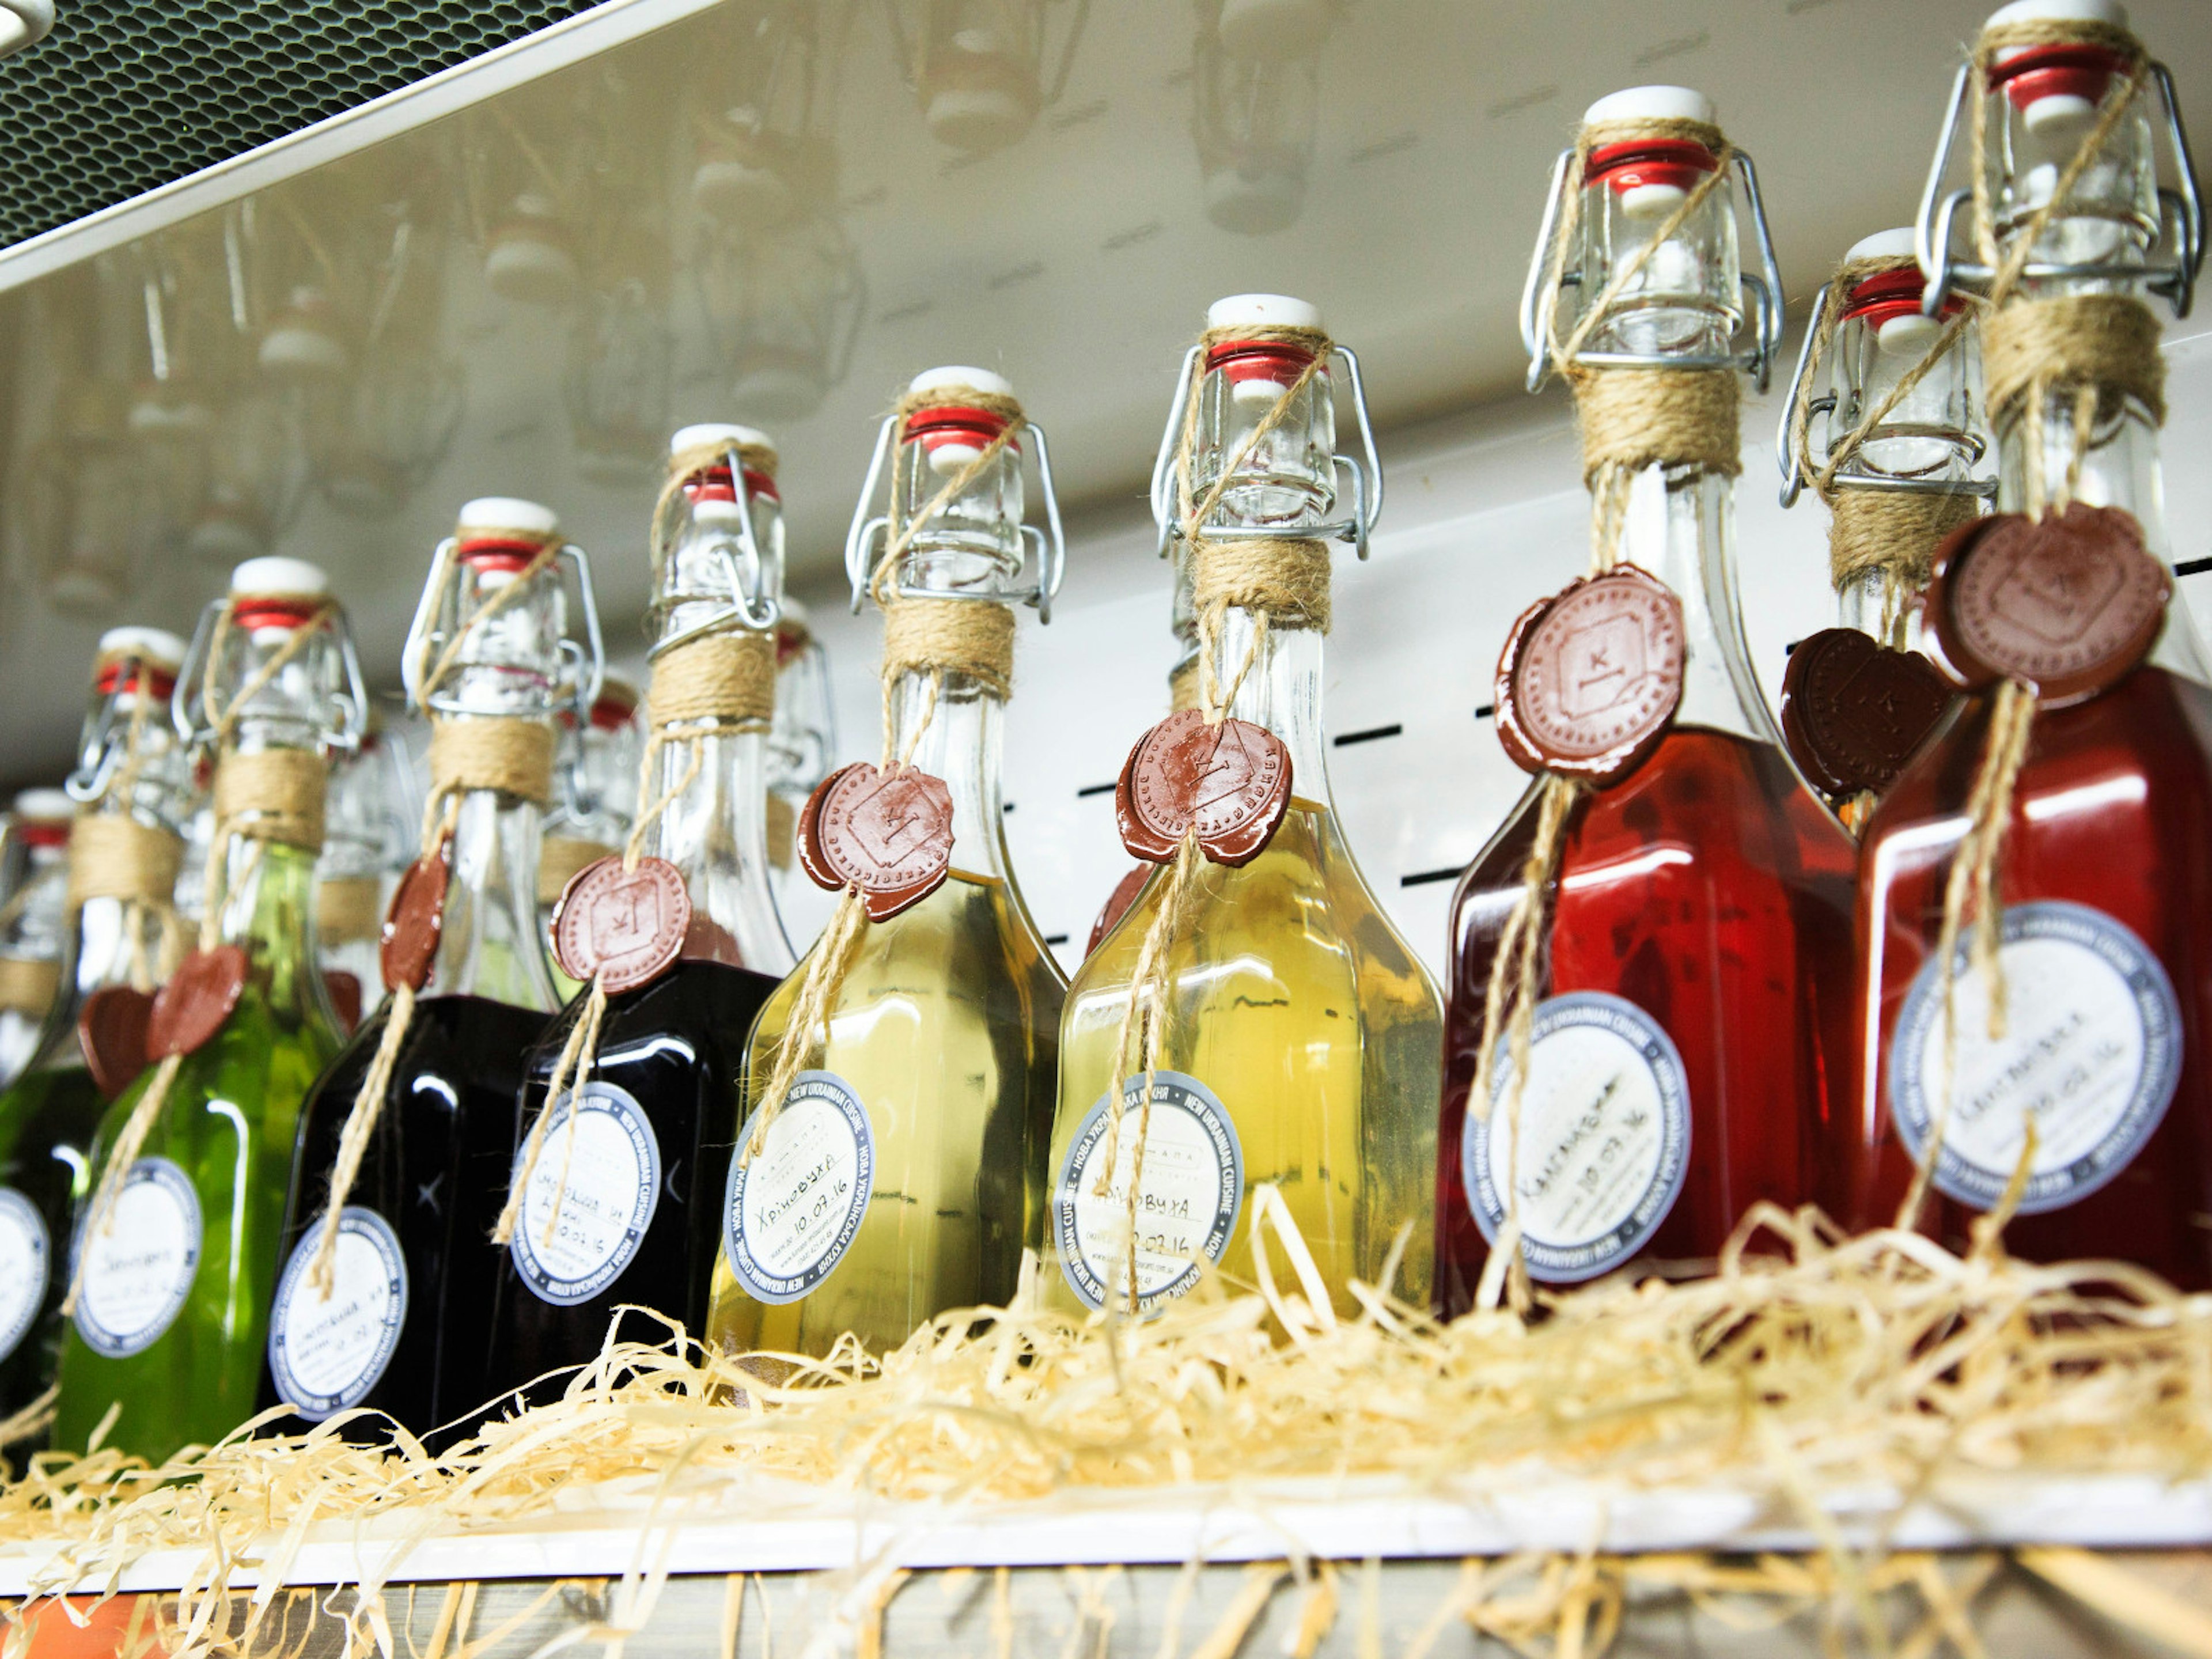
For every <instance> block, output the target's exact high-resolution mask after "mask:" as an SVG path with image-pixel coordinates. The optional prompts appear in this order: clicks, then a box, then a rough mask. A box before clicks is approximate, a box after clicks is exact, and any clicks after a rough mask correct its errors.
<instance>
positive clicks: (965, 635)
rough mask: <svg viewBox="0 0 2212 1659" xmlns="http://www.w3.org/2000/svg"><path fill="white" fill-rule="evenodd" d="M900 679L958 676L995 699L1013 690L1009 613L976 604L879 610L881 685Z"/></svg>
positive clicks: (899, 597)
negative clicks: (881, 615) (881, 614)
mask: <svg viewBox="0 0 2212 1659" xmlns="http://www.w3.org/2000/svg"><path fill="white" fill-rule="evenodd" d="M902 674H959V675H963V676H965V677H966V678H969V679H971V680H974V681H975V682H976V683H977V684H981V686H982V687H983V688H984V689H985V690H987V691H989V692H990V694H991V695H992V696H994V697H999V698H1001V699H1003V698H1005V697H1007V696H1011V695H1012V691H1013V687H1014V612H1013V608H1012V606H1011V605H994V604H991V603H989V602H987V601H986V600H981V599H911V598H908V597H907V596H905V595H903V594H899V593H893V594H891V595H890V597H889V599H887V601H886V602H885V604H884V685H885V686H886V688H889V687H890V686H892V685H894V684H896V682H897V680H898V678H899V677H900V676H901V675H902Z"/></svg>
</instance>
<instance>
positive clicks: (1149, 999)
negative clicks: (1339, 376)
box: [1091, 328, 1335, 1316]
mask: <svg viewBox="0 0 2212 1659" xmlns="http://www.w3.org/2000/svg"><path fill="white" fill-rule="evenodd" d="M1232 340H1234V341H1264V342H1267V343H1275V344H1282V345H1288V346H1292V347H1295V348H1297V349H1299V350H1301V351H1303V352H1304V353H1306V354H1307V362H1306V364H1305V366H1304V368H1301V369H1300V370H1299V371H1298V374H1297V376H1296V377H1295V378H1294V379H1293V380H1291V383H1290V384H1289V385H1288V386H1285V387H1284V388H1283V390H1282V392H1280V393H1279V395H1278V396H1277V398H1276V399H1275V401H1274V404H1273V406H1272V407H1271V408H1270V409H1269V410H1267V413H1266V414H1265V415H1264V416H1261V418H1260V420H1259V422H1257V423H1256V424H1255V426H1254V427H1253V428H1252V430H1251V431H1250V432H1249V434H1247V435H1245V438H1244V440H1243V442H1242V443H1241V444H1240V445H1238V446H1237V449H1236V450H1235V451H1234V453H1231V454H1229V455H1227V456H1225V457H1224V459H1223V461H1222V465H1221V468H1220V471H1219V472H1218V474H1217V475H1216V477H1214V480H1213V482H1212V484H1211V485H1210V486H1209V487H1208V488H1207V489H1206V490H1205V491H1204V492H1203V494H1197V493H1196V489H1195V484H1194V475H1193V469H1194V466H1195V465H1196V462H1197V459H1198V449H1199V426H1198V422H1199V401H1200V392H1201V389H1202V383H1203V380H1204V378H1205V377H1204V375H1203V374H1194V375H1193V376H1192V377H1191V386H1190V392H1189V396H1188V398H1187V400H1186V401H1185V403H1184V405H1183V415H1182V429H1181V432H1180V434H1179V435H1178V437H1177V441H1176V459H1175V499H1174V501H1173V503H1172V507H1171V511H1172V512H1173V513H1174V514H1175V518H1176V524H1177V526H1178V528H1179V529H1180V532H1181V533H1182V538H1183V540H1184V543H1185V544H1186V545H1187V547H1188V555H1187V556H1188V558H1189V560H1190V574H1191V594H1192V611H1193V613H1194V618H1195V621H1196V624H1197V632H1198V655H1197V658H1196V659H1195V660H1194V663H1192V664H1191V665H1190V672H1191V680H1192V685H1193V690H1194V694H1195V696H1194V702H1193V704H1192V706H1193V707H1194V708H1197V709H1198V710H1199V711H1200V713H1201V714H1203V715H1204V716H1205V718H1206V723H1207V724H1208V725H1210V726H1219V725H1220V724H1221V722H1222V721H1223V720H1225V719H1227V718H1228V716H1229V711H1230V709H1231V708H1232V707H1233V706H1234V705H1235V703H1236V700H1237V692H1238V691H1239V690H1242V689H1243V684H1244V681H1245V679H1246V678H1247V677H1248V676H1249V675H1250V673H1251V672H1252V671H1253V669H1254V668H1255V666H1256V665H1259V664H1260V663H1261V662H1262V661H1264V660H1265V657H1266V648H1267V641H1268V638H1269V635H1270V634H1271V632H1272V630H1273V629H1275V628H1276V627H1278V626H1280V627H1284V628H1291V629H1312V630H1316V631H1320V632H1326V631H1327V630H1328V626H1329V622H1330V605H1329V563H1328V547H1327V546H1326V545H1325V544H1322V543H1320V542H1317V541H1314V540H1311V539H1310V538H1289V537H1284V538H1272V537H1271V538H1254V539H1251V540H1242V539H1239V540H1233V541H1232V540H1223V539H1215V538H1207V537H1206V534H1205V529H1206V525H1207V523H1208V522H1209V521H1210V520H1212V516H1213V514H1214V513H1215V511H1216V509H1217V508H1218V507H1219V506H1220V504H1221V501H1222V498H1223V496H1224V495H1225V494H1226V493H1227V492H1228V490H1229V489H1230V488H1231V485H1232V484H1234V483H1236V481H1237V475H1238V474H1239V473H1240V472H1241V471H1243V468H1244V466H1245V465H1246V463H1247V462H1248V461H1249V460H1250V459H1252V458H1253V456H1254V455H1255V454H1256V453H1258V451H1259V448H1260V446H1261V444H1263V443H1265V442H1266V441H1267V438H1268V437H1269V436H1270V435H1272V434H1273V433H1274V432H1275V431H1276V430H1277V429H1278V428H1279V427H1281V426H1282V424H1283V422H1285V420H1287V419H1288V418H1289V417H1290V415H1291V411H1292V410H1294V409H1295V408H1296V407H1297V402H1298V399H1299V398H1300V396H1301V394H1303V393H1304V392H1305V390H1306V388H1307V387H1308V386H1310V385H1311V384H1312V383H1313V380H1314V378H1315V377H1316V375H1317V374H1321V373H1322V371H1323V369H1324V368H1325V367H1326V365H1327V364H1328V359H1329V355H1330V354H1331V352H1333V351H1334V349H1335V347H1334V343H1333V342H1332V341H1331V340H1330V339H1329V337H1328V335H1326V334H1324V333H1322V332H1321V331H1319V330H1316V329H1291V328H1269V329H1251V328H1223V329H1209V330H1207V331H1205V332H1204V333H1202V334H1200V336H1199V347H1200V351H1201V352H1205V351H1206V350H1210V349H1212V347H1214V346H1216V345H1218V344H1222V343H1227V342H1229V341H1232ZM1194 497H1195V498H1194ZM1232 609H1233V610H1237V611H1243V613H1244V614H1245V615H1247V616H1248V617H1250V618H1251V623H1252V634H1251V639H1250V641H1249V645H1248V646H1247V647H1246V649H1245V651H1244V653H1243V658H1242V659H1241V661H1239V662H1238V664H1237V666H1236V668H1235V670H1234V671H1232V672H1231V673H1230V674H1229V676H1228V678H1226V680H1224V678H1222V673H1221V669H1222V664H1221V656H1222V642H1223V638H1224V635H1225V628H1226V624H1227V620H1228V616H1229V612H1230V611H1231V610H1232ZM1205 862H1206V855H1205V853H1204V852H1203V850H1202V849H1201V848H1200V846H1199V844H1198V829H1197V826H1196V825H1195V824H1193V825H1192V826H1191V827H1190V828H1188V829H1186V830H1185V831H1184V832H1183V836H1182V841H1181V842H1180V843H1178V844H1177V846H1176V852H1175V857H1174V858H1173V859H1172V860H1170V862H1169V865H1168V873H1167V879H1166V881H1165V882H1164V883H1163V884H1162V885H1161V890H1160V899H1159V904H1158V908H1156V909H1155V910H1154V911H1153V912H1152V920H1151V921H1150V922H1149V923H1148V924H1147V925H1146V929H1145V936H1144V939H1143V941H1142V942H1141V943H1140V944H1139V946H1138V949H1137V961H1136V966H1135V969H1134V971H1133V974H1132V975H1131V976H1130V982H1129V1000H1128V1003H1127V1006H1125V1007H1124V1008H1123V1009H1122V1011H1121V1025H1120V1027H1119V1029H1118V1030H1116V1032H1115V1039H1114V1062H1113V1069H1112V1073H1111V1075H1110V1076H1109V1079H1108V1082H1107V1089H1106V1121H1107V1131H1106V1138H1105V1140H1104V1143H1103V1156H1102V1157H1101V1158H1100V1160H1099V1164H1098V1173H1097V1178H1096V1180H1095V1182H1093V1184H1092V1188H1091V1191H1092V1194H1093V1195H1094V1196H1096V1197H1099V1198H1104V1197H1107V1196H1109V1194H1110V1193H1111V1191H1112V1186H1113V1177H1114V1170H1115V1166H1116V1165H1117V1164H1119V1162H1120V1161H1121V1121H1122V1118H1123V1116H1124V1115H1125V1113H1124V1104H1123V1096H1124V1094H1125V1092H1126V1091H1127V1087H1128V1082H1129V1079H1130V1077H1131V1076H1132V1075H1133V1074H1136V1075H1139V1076H1140V1077H1141V1079H1142V1084H1141V1088H1140V1092H1139V1102H1138V1109H1137V1130H1136V1150H1135V1152H1134V1154H1133V1157H1132V1158H1131V1160H1130V1171H1129V1190H1128V1195H1127V1212H1126V1218H1125V1224H1126V1225H1125V1232H1126V1245H1125V1251H1126V1254H1125V1257H1124V1261H1125V1265H1126V1267H1127V1273H1128V1279H1127V1313H1128V1314H1129V1315H1130V1316H1134V1315H1135V1314H1136V1312H1137V1309H1138V1303H1139V1295H1138V1287H1137V1209H1138V1206H1139V1201H1140V1200H1141V1197H1142V1194H1143V1191H1144V1179H1145V1153H1146V1147H1147V1146H1148V1144H1149V1138H1150V1135H1151V1132H1152V1089H1153V1079H1154V1075H1155V1074H1156V1073H1158V1070H1159V1068H1160V1063H1161V1055H1162V1054H1164V1052H1165V1051H1166V1049H1167V1046H1168V1043H1169V1042H1170V1036H1171V1035H1172V1031H1173V1027H1174V1021H1175V1014H1176V1008H1175V974H1174V970H1173V967H1172V958H1173V954H1174V951H1175V950H1176V946H1177V945H1179V944H1181V943H1182V941H1183V940H1184V939H1188V937H1189V936H1190V934H1191V933H1192V931H1193V929H1194V927H1196V925H1197V922H1198V920H1199V918H1200V915H1202V914H1203V913H1204V911H1205V908H1206V903H1207V902H1208V897H1209V896H1208V895H1207V893H1206V890H1205V884H1204V883H1203V882H1202V881H1201V880H1200V877H1201V875H1202V874H1203V870H1204V865H1205Z"/></svg>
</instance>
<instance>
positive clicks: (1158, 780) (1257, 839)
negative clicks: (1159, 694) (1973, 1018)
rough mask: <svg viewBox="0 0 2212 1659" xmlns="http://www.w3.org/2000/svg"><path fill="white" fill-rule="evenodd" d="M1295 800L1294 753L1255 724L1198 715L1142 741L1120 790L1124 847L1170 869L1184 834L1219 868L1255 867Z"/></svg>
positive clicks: (1178, 717) (1188, 712)
mask: <svg viewBox="0 0 2212 1659" xmlns="http://www.w3.org/2000/svg"><path fill="white" fill-rule="evenodd" d="M1290 799H1291V751H1290V750H1288V749H1286V748H1285V747H1284V746H1283V742H1282V739H1281V738H1278V737H1277V736H1276V735H1275V734H1274V733H1273V732H1270V731H1268V730H1267V727H1266V726H1255V725H1254V724H1253V723H1252V722H1251V721H1249V720H1222V721H1221V722H1220V723H1219V724H1218V725H1210V724H1208V723H1207V720H1206V716H1205V715H1204V714H1201V713H1200V712H1199V711H1198V710H1197V709H1195V708H1185V709H1182V710H1179V711H1178V712H1176V713H1175V714H1170V715H1169V716H1168V717H1167V718H1166V719H1165V720H1162V721H1161V722H1160V723H1159V724H1158V726H1154V727H1153V728H1152V730H1151V731H1149V732H1146V733H1145V735H1144V736H1143V737H1141V738H1138V739H1137V746H1136V747H1135V748H1134V749H1132V750H1130V751H1129V758H1128V761H1127V763H1126V764H1124V765H1123V767H1122V769H1121V781H1120V782H1119V783H1118V784H1116V785H1115V791H1114V814H1115V818H1116V819H1117V820H1118V821H1119V823H1120V825H1121V845H1122V846H1124V847H1126V848H1128V849H1129V852H1130V854H1132V856H1133V857H1136V858H1140V859H1149V860H1152V862H1153V863H1154V864H1164V863H1166V862H1167V861H1168V860H1170V859H1172V858H1173V857H1174V856H1175V854H1176V847H1177V845H1178V844H1180V843H1181V842H1182V838H1183V833H1184V831H1186V830H1188V829H1196V830H1197V831H1198V845H1199V849H1200V851H1201V852H1203V853H1204V854H1206V857H1207V858H1209V859H1211V860H1213V861H1214V862H1215V863H1216V864H1227V865H1232V866H1233V865H1243V864H1249V863H1250V862H1251V861H1252V860H1254V859H1255V858H1257V857H1259V856H1260V854H1261V849H1263V848H1265V847H1266V846H1267V843H1268V842H1270V841H1272V840H1273V839H1274V836H1275V830H1276V829H1277V827H1278V826H1279V825H1280V824H1281V823H1282V821H1283V813H1284V811H1285V808H1286V807H1287V806H1288V805H1289V804H1290Z"/></svg>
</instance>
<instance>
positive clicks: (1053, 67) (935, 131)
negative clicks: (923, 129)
mask: <svg viewBox="0 0 2212 1659" xmlns="http://www.w3.org/2000/svg"><path fill="white" fill-rule="evenodd" d="M885 11H886V13H887V14H888V15H889V17H890V26H891V33H892V37H893V39H894V40H896V44H897V50H898V54H899V62H900V64H902V66H903V67H904V71H905V73H906V76H907V78H908V82H909V84H911V85H912V86H913V88H914V93H915V101H916V102H917V103H919V104H920V105H921V118H922V119H923V120H924V121H925V122H926V123H927V124H928V127H929V134H930V137H933V138H934V139H936V140H937V141H938V143H941V144H944V145H946V146H947V147H949V148H951V149H957V150H959V151H961V152H962V153H963V154H965V155H981V154H983V153H985V152H987V151H989V150H994V149H1005V148H1006V146H1007V145H1009V144H1011V143H1013V142H1014V141H1015V140H1016V139H1018V138H1019V137H1021V136H1022V135H1023V134H1024V133H1025V132H1027V131H1029V130H1030V127H1031V126H1032V125H1035V124H1036V118H1037V112H1039V111H1040V110H1042V108H1043V107H1044V106H1046V105H1047V104H1050V103H1053V102H1055V101H1056V100H1058V99H1059V97H1060V93H1061V92H1062V90H1064V89H1065V88H1066V85H1067V74H1068V70H1070V69H1072V68H1073V66H1074V63H1075V46H1076V42H1077V41H1078V40H1080V39H1081V38H1082V34H1083V25H1084V23H1085V21H1086V20H1087V19H1088V17H1089V16H1090V14H1091V0H885ZM1048 66H1049V68H1048Z"/></svg>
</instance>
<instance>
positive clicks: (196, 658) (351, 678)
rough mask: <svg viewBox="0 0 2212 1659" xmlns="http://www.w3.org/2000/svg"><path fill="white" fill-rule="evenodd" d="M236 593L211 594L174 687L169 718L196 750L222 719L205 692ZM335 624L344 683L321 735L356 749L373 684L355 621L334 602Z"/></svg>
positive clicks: (211, 740)
mask: <svg viewBox="0 0 2212 1659" xmlns="http://www.w3.org/2000/svg"><path fill="white" fill-rule="evenodd" d="M231 597H232V596H230V595H228V594H226V595H225V596H224V597H223V598H222V599H210V600H209V601H208V602H207V604H206V605H203V606H202V607H201V608H200V616H199V621H198V622H197V623H195V624H194V625H193V628H192V638H191V644H189V645H187V646H186V647H185V656H184V660H183V661H182V662H180V663H179V665H177V681H176V684H175V685H174V686H173V687H172V688H171V690H170V692H169V724H170V726H171V727H172V728H173V730H174V731H175V732H176V734H177V738H178V740H179V742H181V743H182V744H184V745H185V748H186V749H187V750H191V751H192V752H193V753H196V754H197V753H203V752H204V751H205V750H207V749H209V748H210V746H212V745H213V744H215V742H216V738H217V736H218V727H217V725H216V721H214V720H210V719H209V718H208V717H207V708H206V702H205V699H204V696H203V693H204V690H205V687H206V683H207V657H208V652H209V650H210V648H211V647H213V645H214V643H215V631H216V623H217V622H219V621H220V620H221V619H222V616H223V613H224V612H225V611H227V610H228V608H229V605H230V603H231ZM320 625H321V626H323V627H325V628H327V629H329V630H330V634H331V642H332V643H333V644H334V645H335V646H336V647H337V653H338V669H339V672H340V675H341V677H342V678H343V682H344V684H343V686H342V687H341V688H340V689H338V690H335V691H332V692H331V694H330V698H329V702H330V714H331V718H330V719H329V720H327V721H326V722H325V725H324V727H323V730H322V732H321V734H320V736H319V738H318V742H319V743H320V744H321V746H322V748H323V750H324V752H325V753H326V754H328V753H331V752H337V753H341V754H347V755H350V754H353V753H355V752H356V751H357V750H359V749H360V747H361V740H362V738H363V737H365V736H366V735H367V734H368V682H367V681H366V680H365V679H364V678H362V671H361V653H360V652H359V651H358V650H356V648H355V646H354V638H353V624H352V623H351V622H350V621H349V619H348V618H347V617H346V613H345V610H344V607H343V606H341V605H331V607H330V609H329V611H327V612H326V613H325V615H324V617H323V620H322V623H321V624H320Z"/></svg>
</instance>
